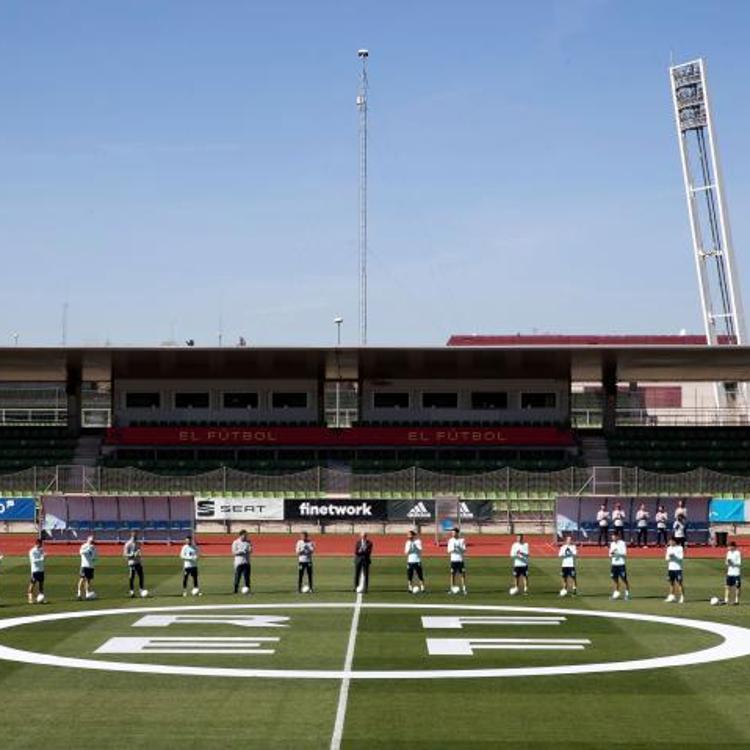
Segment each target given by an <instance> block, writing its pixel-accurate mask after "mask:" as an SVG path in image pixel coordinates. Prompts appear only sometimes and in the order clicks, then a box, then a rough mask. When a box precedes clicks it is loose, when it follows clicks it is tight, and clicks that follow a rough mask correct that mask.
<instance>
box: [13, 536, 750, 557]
mask: <svg viewBox="0 0 750 750" xmlns="http://www.w3.org/2000/svg"><path fill="white" fill-rule="evenodd" d="M311 537H312V539H313V540H314V541H315V545H316V552H317V554H318V555H319V556H324V557H347V556H349V555H352V554H353V553H354V544H355V542H356V540H357V535H355V534H318V535H316V534H311ZM298 538H299V537H298V535H296V534H265V535H263V534H258V535H252V536H251V539H252V542H253V548H254V554H256V555H260V556H263V557H284V556H291V555H293V554H294V544H295V542H296V540H297V539H298ZM233 539H235V537H234V536H230V535H226V534H203V535H198V544H199V545H200V548H201V554H202V555H203V556H205V557H211V556H225V555H228V554H229V548H230V545H231V543H232V540H233ZM370 539H371V540H372V542H373V545H374V550H373V552H374V554H375V555H380V556H383V557H389V556H401V555H403V554H404V542H405V541H406V536H399V535H393V534H390V535H382V534H380V535H375V534H371V535H370ZM466 539H467V541H468V544H469V555H470V556H471V557H504V556H506V555H508V553H509V552H510V546H511V544H512V543H513V541H514V539H515V537H513V536H511V535H500V534H481V535H471V534H469V535H467V537H466ZM526 539H527V541H528V542H529V544H530V547H531V549H530V552H531V554H532V555H533V556H534V557H557V551H558V547H557V545H555V544H554V543H553V542H552V540H551V539H550V538H549V537H546V536H544V537H543V536H527V537H526ZM81 541H82V540H81ZM33 543H34V536H33V535H31V534H18V535H16V534H12V535H11V534H8V535H0V554H4V555H23V554H26V552H27V551H28V550H29V548H30V547H31V546H32V544H33ZM423 543H424V554H425V556H426V557H441V556H443V555H445V554H446V550H445V547H444V546H440V547H438V546H437V545H436V544H435V542H434V541H433V539H432V537H430V536H428V535H425V536H423ZM737 543H738V545H739V546H740V547H741V548H744V549H745V550H748V553H749V554H750V537H739V538H738V539H737ZM77 546H78V542H63V543H61V542H48V543H47V544H46V545H45V548H46V550H47V554H48V555H72V554H75V553H76V552H77V551H78V550H77ZM179 548H180V543H179V542H177V543H175V544H171V545H170V544H156V543H146V550H147V551H148V553H149V554H150V555H167V556H168V555H176V554H177V552H178V550H179ZM99 553H100V554H101V555H105V556H119V555H122V544H118V543H112V542H101V543H100V544H99ZM579 554H580V555H581V557H607V550H606V548H604V547H597V546H594V545H587V546H579ZM690 554H691V557H706V558H723V557H724V555H725V554H726V549H724V548H721V547H692V548H691V553H690ZM630 556H631V557H634V558H641V557H643V558H659V559H661V558H663V556H664V550H663V549H662V548H658V547H649V548H647V549H640V548H638V547H630Z"/></svg>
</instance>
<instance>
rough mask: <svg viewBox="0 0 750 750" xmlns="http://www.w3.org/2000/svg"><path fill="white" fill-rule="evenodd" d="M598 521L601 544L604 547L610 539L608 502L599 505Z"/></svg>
mask: <svg viewBox="0 0 750 750" xmlns="http://www.w3.org/2000/svg"><path fill="white" fill-rule="evenodd" d="M596 523H597V524H598V526H599V546H600V547H603V546H604V545H605V544H607V542H608V541H609V511H608V510H607V504H606V503H602V504H601V505H600V506H599V512H598V513H597V514H596Z"/></svg>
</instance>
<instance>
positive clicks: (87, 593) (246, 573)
mask: <svg viewBox="0 0 750 750" xmlns="http://www.w3.org/2000/svg"><path fill="white" fill-rule="evenodd" d="M294 551H295V557H296V559H297V569H298V576H297V590H298V592H299V593H303V594H306V593H312V592H313V558H314V556H315V542H314V541H313V540H312V539H310V536H309V534H308V533H307V532H306V531H304V532H302V534H301V535H300V538H299V539H298V540H297V543H296V545H295V550H294ZM252 552H253V546H252V542H251V541H250V539H249V537H248V535H247V532H246V531H244V530H242V531H240V532H239V535H238V536H237V538H236V539H235V540H234V541H233V542H232V548H231V553H232V558H233V564H234V593H235V594H238V593H242V594H249V593H250V574H251V555H252ZM372 552H373V545H372V542H371V541H370V540H369V538H368V535H367V533H365V532H362V534H360V537H359V539H358V540H357V542H356V544H355V549H354V590H355V591H356V592H357V593H367V590H368V588H369V579H370V564H371V562H372ZM422 553H423V549H422V540H421V539H420V538H419V536H418V534H417V533H416V532H415V531H410V532H409V534H408V538H407V540H406V543H405V545H404V555H405V556H406V578H407V589H408V591H409V592H411V593H414V594H419V593H424V591H425V579H424V568H423V567H422ZM447 553H448V556H449V560H450V587H449V589H448V591H449V593H451V594H459V593H462V594H464V595H466V594H467V588H466V561H465V558H466V555H467V542H466V539H465V538H464V537H462V536H461V532H460V530H459V529H453V532H452V534H451V537H450V539H449V540H448V545H447ZM79 554H80V560H81V566H80V572H79V577H78V586H77V590H76V598H77V599H79V600H84V599H85V600H88V599H95V598H96V593H95V591H94V589H93V580H94V574H95V569H96V563H97V560H98V552H97V549H96V542H95V540H94V537H89V538H88V539H87V540H86V542H84V544H82V545H81V547H80V549H79ZM558 554H559V557H560V563H561V568H560V577H561V581H562V588H561V589H560V596H567V595H569V594H571V595H575V594H577V593H578V575H577V571H578V547H577V545H576V544H575V543H574V542H573V539H572V537H571V536H570V535H569V536H567V537H566V539H565V543H564V544H563V545H562V546H561V547H560V550H559V553H558ZM627 555H628V545H627V543H626V542H625V540H624V539H623V538H622V532H621V531H619V530H615V532H614V533H613V535H612V540H611V542H610V544H609V558H610V563H611V566H610V578H611V581H612V594H611V597H612V599H619V598H621V597H622V598H624V599H626V600H628V599H630V581H629V579H628V573H627ZM123 556H124V557H125V559H126V560H127V565H128V584H129V596H130V597H131V598H132V597H135V595H136V582H137V590H138V592H139V594H140V596H142V597H147V596H148V589H146V587H145V574H144V570H143V546H142V543H141V541H140V539H139V537H138V534H137V532H133V533H132V535H131V537H130V539H129V540H128V541H127V542H126V543H125V545H124V547H123ZM179 556H180V559H181V560H182V595H183V596H187V595H188V592H190V594H192V595H193V596H201V595H202V592H201V590H200V583H199V574H198V561H199V559H200V550H199V548H198V545H197V543H196V542H195V540H194V538H193V537H192V535H188V536H187V537H186V538H185V544H184V545H183V546H182V548H181V550H180V555H179ZM510 557H511V565H512V578H513V583H512V586H511V588H510V590H509V593H510V594H511V595H512V596H515V595H516V594H524V595H527V594H528V593H529V561H530V552H529V544H528V542H527V541H526V540H525V538H524V535H523V534H519V535H518V536H517V537H516V541H515V542H514V543H513V545H512V547H511V550H510ZM0 559H2V558H1V557H0ZM664 559H665V561H666V563H667V579H668V583H669V591H668V594H667V597H666V599H665V601H667V602H679V603H684V601H685V583H684V578H683V575H684V563H685V546H684V544H681V543H680V540H679V539H676V538H674V537H670V538H669V539H668V540H667V547H666V550H665V555H664ZM724 562H725V566H726V579H725V586H724V599H723V600H718V599H716V601H715V603H723V604H729V603H730V598H731V597H730V594H732V593H733V594H734V597H733V601H732V602H731V603H732V604H735V605H738V604H739V603H740V591H741V587H742V553H741V552H740V550H739V549H738V548H737V544H736V542H734V541H732V542H730V543H729V549H728V550H727V553H726V555H725V558H724ZM29 564H30V567H31V578H30V580H29V587H28V592H27V593H28V601H29V603H30V604H33V603H34V602H38V603H42V602H44V601H45V594H44V566H45V553H44V542H43V540H42V539H37V541H36V542H35V544H34V546H33V547H32V548H31V550H29ZM189 583H192V586H191V587H190V588H188V584H189ZM712 601H713V600H712Z"/></svg>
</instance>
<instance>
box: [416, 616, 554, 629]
mask: <svg viewBox="0 0 750 750" xmlns="http://www.w3.org/2000/svg"><path fill="white" fill-rule="evenodd" d="M563 622H565V618H564V617H506V616H504V615H501V616H500V617H489V616H484V617H461V616H458V617H442V616H441V617H435V616H432V615H430V616H423V617H422V627H423V628H427V629H430V628H435V629H443V630H461V629H462V628H463V626H464V625H560V623H563Z"/></svg>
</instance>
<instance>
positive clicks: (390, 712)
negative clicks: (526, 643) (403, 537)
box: [0, 557, 750, 750]
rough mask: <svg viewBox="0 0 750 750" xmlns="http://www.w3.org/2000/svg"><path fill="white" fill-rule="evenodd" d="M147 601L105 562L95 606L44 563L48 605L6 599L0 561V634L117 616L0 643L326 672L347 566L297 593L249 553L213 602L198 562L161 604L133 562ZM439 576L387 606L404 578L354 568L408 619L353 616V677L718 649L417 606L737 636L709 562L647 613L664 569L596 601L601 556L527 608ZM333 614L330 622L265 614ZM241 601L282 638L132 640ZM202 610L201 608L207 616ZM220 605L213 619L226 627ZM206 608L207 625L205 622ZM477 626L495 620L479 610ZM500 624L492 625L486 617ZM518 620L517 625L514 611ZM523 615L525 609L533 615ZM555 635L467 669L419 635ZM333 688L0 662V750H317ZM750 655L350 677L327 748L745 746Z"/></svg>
mask: <svg viewBox="0 0 750 750" xmlns="http://www.w3.org/2000/svg"><path fill="white" fill-rule="evenodd" d="M145 567H146V575H147V585H148V588H149V589H150V591H151V594H152V597H150V598H149V599H147V600H130V599H128V598H127V597H126V596H125V594H126V588H127V585H126V570H125V565H124V563H123V562H122V561H121V560H119V559H116V558H105V559H104V560H102V561H101V563H100V565H99V567H98V569H97V577H96V581H95V583H96V589H97V592H98V594H99V599H98V600H97V601H95V602H77V601H75V598H74V588H75V584H76V577H77V576H76V574H77V557H75V558H74V557H69V558H68V557H54V558H51V559H49V560H48V564H47V571H48V572H47V593H48V597H49V603H48V604H46V605H44V606H30V605H28V604H26V602H25V593H24V591H25V586H26V582H27V578H28V565H27V562H26V560H25V559H22V558H6V559H5V560H4V561H3V563H2V567H1V568H0V620H3V619H6V618H12V617H19V616H28V615H42V614H43V615H48V614H53V613H58V612H77V611H94V610H99V609H112V608H121V609H124V610H126V612H125V614H119V615H113V616H105V617H90V618H82V619H78V620H76V619H63V620H57V621H51V622H40V623H33V624H28V625H25V626H22V627H15V628H11V629H8V630H0V645H4V646H10V647H14V648H18V649H24V650H29V651H36V652H40V653H45V654H55V655H59V656H64V657H73V658H82V659H97V660H110V661H119V662H128V663H136V664H162V665H188V666H204V667H226V668H239V667H242V668H250V669H252V668H259V669H284V670H330V671H337V670H342V668H343V666H344V662H345V658H346V652H347V646H348V643H349V637H350V628H351V624H352V615H353V611H354V609H353V606H352V605H353V604H354V602H355V596H354V594H353V593H352V592H351V584H352V581H351V576H352V565H351V561H349V560H346V559H338V558H325V559H320V560H318V561H317V562H316V571H315V572H316V577H317V581H316V593H315V594H314V595H312V596H304V595H299V594H297V593H296V590H295V589H296V564H295V562H294V560H291V559H280V558H262V559H256V560H255V561H254V563H253V583H254V594H253V596H251V597H238V596H235V595H233V594H231V592H230V589H231V562H230V561H229V560H228V559H218V558H209V559H205V560H204V561H203V562H202V565H201V577H202V580H201V587H202V590H203V592H204V596H202V597H200V598H193V597H188V598H187V599H184V598H183V597H182V596H181V583H180V565H179V561H178V560H176V559H174V558H170V559H168V558H147V559H146V561H145ZM446 568H447V564H446V562H445V561H444V560H436V559H428V560H427V561H426V565H425V571H426V578H427V587H428V592H427V594H426V595H424V596H414V595H411V594H409V593H407V592H406V582H405V565H404V562H403V560H401V559H396V558H388V559H379V560H376V562H375V563H374V564H373V569H372V580H371V588H370V593H369V594H368V595H367V596H366V597H364V604H365V605H368V604H373V603H397V604H408V605H412V604H422V605H425V607H426V608H425V609H413V608H405V609H378V608H369V607H367V606H364V607H363V608H362V609H361V611H360V619H359V624H358V628H357V635H356V645H355V648H354V655H353V669H354V670H355V671H359V670H416V669H418V670H440V669H442V670H445V669H485V668H503V667H526V666H546V665H562V664H566V665H568V664H585V663H589V662H597V663H600V662H615V661H625V660H632V659H643V658H651V657H658V656H662V655H669V654H680V653H685V652H688V651H695V650H697V649H701V648H708V647H710V646H713V645H716V644H717V643H719V642H720V641H721V639H720V638H719V636H716V635H713V634H711V633H707V632H704V631H698V630H694V629H689V628H684V627H677V626H672V625H664V624H659V623H649V622H642V621H624V620H616V619H608V618H593V617H589V618H587V617H581V616H573V615H570V616H568V617H567V619H566V621H565V622H564V623H561V624H560V625H556V626H549V627H540V626H535V627H528V626H524V625H515V626H511V625H503V626H497V625H486V624H470V625H465V627H464V628H463V629H461V630H434V631H432V630H427V629H425V628H424V627H423V626H422V622H421V618H422V616H425V615H428V616H432V615H441V616H445V615H453V614H460V615H462V616H463V615H468V616H471V615H474V616H476V615H482V614H486V613H483V612H476V611H469V610H466V611H463V612H458V611H457V612H453V611H449V610H439V609H433V610H430V609H429V608H428V606H427V605H446V604H452V605H464V604H465V605H472V606H474V605H508V606H521V607H524V608H526V607H528V608H535V607H555V608H560V609H566V610H574V609H580V610H600V611H613V612H633V613H643V614H656V615H663V616H671V617H686V618H694V619H701V620H711V621H718V622H723V623H728V624H734V625H740V626H745V625H748V624H749V623H748V613H747V608H746V607H744V606H740V607H710V606H709V605H708V599H709V597H710V596H712V595H721V594H722V592H723V563H722V561H721V560H699V559H693V560H690V561H689V562H688V564H687V566H686V591H687V599H688V601H687V603H686V604H684V605H677V604H666V603H664V602H663V599H664V596H665V594H666V582H665V580H664V578H665V576H664V563H663V562H662V561H659V560H634V561H631V563H630V566H629V568H630V576H631V583H632V586H633V593H634V598H633V600H632V601H630V602H622V601H620V602H612V601H610V600H609V599H608V592H609V580H608V575H607V574H608V565H607V562H606V561H605V560H589V559H584V560H583V561H582V566H581V571H580V595H579V596H578V597H575V598H571V597H568V598H566V599H561V598H560V597H559V596H558V595H557V591H558V589H559V580H558V577H557V574H558V564H557V561H556V560H551V559H549V560H539V561H537V562H535V563H533V564H532V568H531V595H530V596H528V597H524V598H522V597H514V598H511V597H510V596H509V595H508V593H507V590H508V587H509V585H510V581H509V575H508V571H509V566H508V561H507V560H506V559H491V558H483V559H476V560H470V561H469V563H468V573H469V595H468V596H467V597H465V598H464V597H462V596H451V595H449V594H448V593H447V588H448V586H447V584H448V581H447V570H446ZM300 603H302V604H315V605H317V604H320V603H341V604H346V605H348V606H346V607H343V608H323V607H321V608H316V607H309V608H307V607H305V608H300V609H293V608H289V609H284V608H283V606H282V607H280V608H272V607H271V605H289V604H300ZM233 604H260V605H264V607H268V609H265V610H264V609H263V608H260V609H258V610H247V611H245V610H242V611H240V612H239V613H240V614H248V613H250V614H260V613H263V614H269V615H281V616H287V617H289V618H290V619H289V621H288V624H287V626H286V627H284V628H277V629H272V628H267V629H262V628H261V629H250V628H240V627H237V626H233V625H230V624H226V623H214V624H206V623H192V624H190V623H182V624H180V623H178V624H174V625H171V626H169V627H161V628H148V627H139V628H133V627H132V626H133V624H134V623H136V622H137V621H138V620H139V619H140V618H141V617H142V613H140V611H141V610H143V609H145V608H148V607H174V608H180V607H183V606H186V605H190V606H203V605H221V606H225V605H233ZM207 611H208V610H207ZM228 612H229V610H224V611H221V610H220V611H219V614H222V615H226V614H227V613H228ZM211 613H212V614H216V612H215V611H214V610H211ZM495 614H497V613H495ZM501 614H504V615H508V613H507V612H506V613H501ZM529 614H530V615H533V614H534V613H533V612H529ZM539 614H541V613H539ZM123 636H127V637H130V636H150V637H164V636H170V637H186V638H191V637H196V636H198V637H203V636H211V637H237V636H242V637H252V636H273V637H278V638H279V640H278V641H277V642H274V644H273V650H274V653H273V654H232V655H230V654H206V653H201V654H158V655H157V654H143V653H140V654H114V655H113V654H105V655H103V654H97V653H95V652H96V650H97V648H99V647H100V646H102V644H104V643H106V642H107V641H108V640H109V639H110V638H113V637H123ZM436 637H437V638H471V637H478V638H487V637H498V638H499V637H505V638H540V637H545V638H548V637H551V638H575V639H584V640H587V641H589V642H590V643H589V644H588V645H587V646H586V647H585V648H583V649H581V650H575V651H573V650H570V651H558V650H554V649H553V650H548V651H526V650H517V651H514V650H497V651H495V650H486V651H477V652H475V653H474V655H472V656H452V655H450V656H448V655H429V654H428V653H427V647H426V639H427V638H436ZM341 687H342V681H341V680H340V679H312V680H311V679H300V678H296V679H272V678H260V677H218V676H212V677H206V676H195V675H191V676H183V675H172V674H136V673H122V672H109V671H92V670H82V669H75V668H62V667H53V666H40V665H32V664H24V663H14V662H9V661H0V700H1V701H2V704H1V706H2V708H1V712H0V746H1V747H2V748H6V749H7V748H27V747H46V748H68V747H71V748H72V747H76V748H79V747H83V746H97V747H99V746H104V747H109V748H121V747H122V748H125V747H127V748H131V749H133V748H174V747H179V748H185V749H187V748H198V747H201V748H202V747H214V746H215V747H230V748H234V747H240V746H244V747H253V748H292V747H294V748H327V747H330V746H331V738H332V735H333V732H334V721H335V717H336V714H337V708H338V706H339V698H340V691H341ZM749 706H750V657H743V658H738V659H732V660H727V661H722V662H715V663H711V664H706V665H694V666H681V667H670V668H664V669H653V670H645V671H630V672H615V673H608V672H607V671H606V670H603V671H600V672H597V673H595V674H582V675H558V676H554V677H550V676H534V677H500V678H498V677H491V678H472V679H429V680H428V679H419V680H395V679H380V680H360V679H353V680H352V681H351V682H350V684H349V692H348V697H347V701H346V713H345V723H344V730H343V738H342V743H341V746H342V747H345V748H355V747H357V748H362V747H385V748H410V750H414V749H415V748H455V747H460V748H473V747H482V748H510V747H514V748H519V747H522V748H553V747H554V748H560V747H578V748H605V747H615V748H651V747H658V748H711V747H727V748H729V747H734V748H748V747H750V719H749V718H748V713H749V711H748V707H749Z"/></svg>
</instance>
